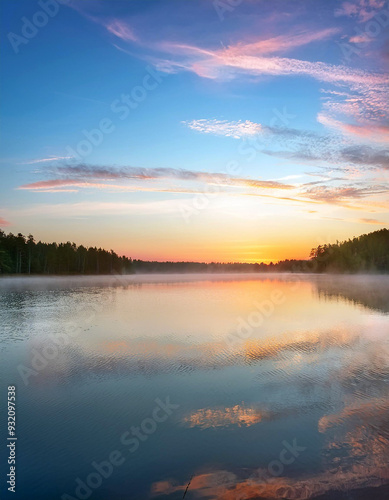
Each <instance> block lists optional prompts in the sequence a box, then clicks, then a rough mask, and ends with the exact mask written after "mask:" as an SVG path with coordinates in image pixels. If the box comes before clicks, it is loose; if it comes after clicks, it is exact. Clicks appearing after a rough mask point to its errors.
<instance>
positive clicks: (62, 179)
mask: <svg viewBox="0 0 389 500" xmlns="http://www.w3.org/2000/svg"><path fill="white" fill-rule="evenodd" d="M54 172H55V173H56V174H57V176H58V177H59V178H56V179H49V180H42V181H38V182H32V183H29V184H24V185H22V186H20V187H19V188H18V189H23V190H30V191H46V190H48V189H50V190H51V191H55V190H56V189H62V188H64V187H69V186H73V187H78V188H95V189H126V186H125V185H121V186H118V185H115V184H112V183H109V181H112V180H114V181H118V180H122V181H135V182H140V181H143V182H144V181H157V180H180V181H192V182H200V183H204V184H218V185H221V186H231V187H234V186H235V187H245V188H254V189H293V188H294V186H292V185H289V184H285V183H281V182H277V181H272V180H260V179H252V178H244V177H233V176H229V175H227V174H224V173H209V172H199V171H194V170H184V169H182V170H178V169H174V168H138V167H122V168H113V167H100V166H89V165H84V164H81V165H76V166H65V167H58V168H57V169H55V170H54ZM103 181H105V182H103ZM128 189H131V190H133V191H135V190H137V189H139V190H142V188H141V187H138V185H137V184H132V185H131V186H128ZM155 190H163V191H167V190H169V189H168V188H166V187H163V188H156V189H155ZM171 190H172V191H173V192H177V189H176V187H174V188H172V189H171Z"/></svg>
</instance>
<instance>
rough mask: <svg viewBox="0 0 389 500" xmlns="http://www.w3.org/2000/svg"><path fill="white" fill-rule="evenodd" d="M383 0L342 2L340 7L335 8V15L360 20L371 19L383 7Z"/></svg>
mask: <svg viewBox="0 0 389 500" xmlns="http://www.w3.org/2000/svg"><path fill="white" fill-rule="evenodd" d="M384 6H385V0H357V1H355V2H343V3H342V4H341V6H340V8H338V9H335V16H336V17H339V16H347V17H356V18H357V19H358V20H359V21H360V22H364V23H365V22H367V21H369V20H370V19H372V18H373V17H374V16H375V15H376V14H377V13H378V12H379V11H380V10H381V9H383V7H384Z"/></svg>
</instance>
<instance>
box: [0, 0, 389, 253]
mask: <svg viewBox="0 0 389 500" xmlns="http://www.w3.org/2000/svg"><path fill="white" fill-rule="evenodd" d="M48 3H49V4H50V5H52V4H51V3H50V2H48ZM365 3H366V5H365V4H363V5H362V4H361V7H360V8H356V7H355V8H352V7H351V6H350V5H351V4H349V3H348V2H344V3H339V2H334V1H331V2H325V3H324V2H322V3H320V5H319V6H318V8H316V4H314V3H313V2H305V3H301V2H297V1H292V2H282V1H279V2H273V3H271V4H264V3H261V8H260V12H259V11H258V10H257V6H256V3H255V2H251V1H248V2H237V3H236V6H235V7H232V6H229V7H228V5H229V4H226V5H227V7H228V8H227V7H226V5H224V3H223V2H221V3H218V2H207V1H201V0H200V1H199V2H196V3H195V4H190V3H188V2H187V3H185V4H180V6H179V8H177V7H178V4H177V5H176V3H175V2H172V3H168V4H164V5H163V6H162V5H161V4H160V3H159V2H157V1H154V2H147V4H142V3H140V2H110V3H109V4H107V3H106V2H87V3H86V2H85V3H81V2H77V1H74V0H71V1H70V0H69V1H68V2H64V3H63V4H62V3H61V4H60V3H56V2H54V3H53V5H52V6H51V7H50V6H49V7H45V8H43V6H46V3H45V2H44V1H42V5H43V6H42V9H43V11H42V10H41V11H39V10H38V11H37V10H36V7H35V6H34V4H32V3H31V2H26V1H21V2H18V6H14V7H13V8H12V9H11V8H9V7H8V6H9V5H10V4H8V5H7V4H5V5H4V6H3V10H7V8H8V10H9V12H8V16H9V17H8V21H9V23H10V25H11V26H12V30H10V31H8V33H7V40H6V43H4V44H3V51H4V55H3V57H4V60H5V64H7V67H8V73H7V75H5V74H3V75H2V82H3V97H2V100H3V104H2V106H3V116H4V117H5V119H4V120H3V125H2V139H3V156H2V160H1V163H2V166H1V168H2V171H3V172H4V176H5V179H4V180H5V182H3V184H2V187H1V188H0V189H1V200H2V201H1V204H0V226H1V227H2V228H3V229H5V230H7V231H13V232H16V233H17V232H21V233H23V234H28V233H32V234H34V235H35V236H36V238H38V239H41V240H42V241H47V242H48V241H57V242H60V241H65V242H66V241H71V242H73V241H74V242H76V243H77V244H78V245H81V244H82V245H87V246H98V247H102V248H106V249H110V248H112V249H114V250H115V251H116V252H117V253H120V254H124V255H126V256H128V257H132V258H136V259H143V260H159V261H163V260H171V261H176V260H200V261H207V262H211V261H221V262H231V261H241V262H261V261H262V262H270V261H277V260H283V259H285V258H294V259H304V258H307V257H308V255H309V251H310V249H311V248H312V247H314V246H317V245H319V244H325V243H333V242H335V241H337V240H339V241H343V240H346V239H348V238H352V237H355V236H358V235H360V234H363V233H368V232H371V231H374V230H376V229H380V228H383V227H388V225H389V215H388V201H387V192H388V171H389V170H388V164H389V161H388V158H389V157H388V153H387V149H386V144H387V140H388V137H389V128H388V102H389V99H388V85H387V82H388V79H387V73H386V61H387V57H388V55H387V43H388V42H387V38H386V26H387V23H388V22H389V20H388V19H389V17H388V14H387V12H388V11H387V10H386V8H385V2H382V1H379V0H374V1H373V0H370V1H368V2H365ZM38 5H39V3H38ZM53 6H54V7H53ZM277 6H278V7H277ZM45 9H46V10H47V12H48V13H47V14H46V10H45ZM50 9H51V10H50ZM317 10H318V12H319V13H320V15H314V14H316V13H317V12H316V11H317ZM19 12H20V13H21V12H23V14H24V15H23V16H22V15H19ZM37 12H43V14H41V15H39V14H37ZM54 14H55V15H54ZM34 16H35V17H34ZM46 18H47V19H46ZM45 19H46V22H44V21H45ZM34 20H35V21H36V23H35V24H37V26H35V24H34V22H35V21H34ZM41 25H42V26H41ZM40 26H41V27H40ZM64 29H66V30H70V33H74V34H75V35H77V36H76V38H72V37H70V39H69V40H68V41H67V43H66V44H64V45H61V43H60V40H61V39H62V37H63V30H64ZM52 46H58V47H60V49H59V52H58V51H56V52H55V53H54V52H52V50H51V47H52ZM79 46H82V47H85V48H86V52H84V51H83V50H78V47H79ZM88 47H90V48H92V47H93V51H92V50H87V48H88ZM36 67H39V71H35V69H36ZM20 68H23V78H22V80H21V75H22V73H20ZM26 80H28V82H29V84H28V86H25V84H24V82H25V81H26ZM22 89H23V91H22ZM21 91H22V95H23V99H21V98H20V95H21V94H20V92H21Z"/></svg>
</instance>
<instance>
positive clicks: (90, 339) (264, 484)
mask: <svg viewBox="0 0 389 500" xmlns="http://www.w3.org/2000/svg"><path fill="white" fill-rule="evenodd" d="M388 313H389V277H388V276H378V275H377V276H373V275H366V276H363V275H360V276H334V275H333V276H330V275H309V274H301V275H300V274H285V275H282V274H274V275H273V274H271V275H270V274H263V275H260V274H247V275H246V274H244V275H238V274H224V275H211V274H201V275H145V276H141V275H135V276H133V275H132V276H120V277H111V276H96V277H50V278H41V277H39V278H38V277H32V278H4V279H1V280H0V324H1V337H0V349H1V353H2V359H3V360H4V361H3V362H2V364H1V368H0V372H1V391H2V394H6V387H7V386H8V385H15V386H16V388H17V418H18V420H17V436H18V447H17V451H18V471H19V478H21V479H20V480H19V483H18V488H17V493H16V494H15V495H14V497H15V498H21V499H22V498H30V499H40V500H45V499H50V500H52V499H54V498H58V499H59V498H61V495H63V494H65V493H66V494H68V495H71V496H73V497H74V498H77V495H76V487H77V482H76V480H77V478H80V479H81V481H86V478H87V477H88V475H89V474H90V473H91V472H93V471H94V472H95V469H94V468H93V465H92V463H93V462H96V463H101V462H103V461H105V460H107V457H109V455H110V453H111V452H113V451H115V450H118V451H120V453H121V454H122V456H123V458H124V462H123V463H122V464H121V465H120V466H115V467H114V468H113V471H112V474H111V475H110V476H109V477H107V478H103V480H102V481H101V484H100V485H99V486H98V487H96V488H94V487H89V489H90V490H91V493H90V498H93V499H99V500H103V499H104V500H107V499H109V500H115V499H124V498H126V499H127V498H128V499H135V500H137V499H139V500H144V499H147V498H156V499H161V500H162V499H169V500H170V499H181V498H182V497H183V495H184V493H185V490H186V488H188V489H187V491H186V494H185V499H186V500H188V499H191V498H192V499H194V498H218V499H223V500H227V499H236V498H242V499H243V498H244V499H250V498H251V499H254V498H290V499H292V498H328V499H332V498H358V499H359V498H386V497H387V493H388V490H387V488H388V485H389V471H388V467H387V463H388V462H389V389H388V387H389V386H388V381H389V314H388ZM21 367H22V368H21ZM23 367H24V368H23ZM25 368H28V369H32V370H33V371H34V373H33V374H31V373H30V372H28V371H26V370H25ZM166 398H170V401H171V403H172V404H173V405H175V406H177V405H178V407H175V408H174V409H172V411H171V412H170V413H169V414H168V415H167V418H166V419H165V420H163V421H161V422H157V421H155V422H154V424H152V422H151V420H150V419H152V415H153V410H154V409H155V407H156V400H160V401H163V402H164V401H166ZM147 419H148V420H147ZM146 421H147V423H145V422H146ZM133 426H135V427H139V428H140V429H141V432H142V436H143V438H144V439H142V438H137V439H138V447H137V448H136V450H134V451H131V448H132V447H131V445H130V444H129V443H128V440H127V441H126V440H124V441H126V444H124V443H123V439H122V437H123V434H124V433H126V432H130V433H132V430H131V428H132V427H133ZM154 427H155V428H154ZM149 430H150V431H152V432H149V433H147V432H148V431H149ZM131 436H132V434H131ZM3 442H5V436H4V439H3ZM3 448H4V447H3ZM134 448H135V446H134ZM2 453H5V452H4V449H3V450H2ZM1 458H2V460H3V459H4V460H5V457H1ZM188 484H189V486H188ZM87 487H88V486H87ZM88 498H89V497H88Z"/></svg>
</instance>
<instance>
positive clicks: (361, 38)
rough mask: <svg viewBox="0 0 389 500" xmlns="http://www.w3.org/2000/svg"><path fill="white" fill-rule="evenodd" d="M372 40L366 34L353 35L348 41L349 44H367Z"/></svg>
mask: <svg viewBox="0 0 389 500" xmlns="http://www.w3.org/2000/svg"><path fill="white" fill-rule="evenodd" d="M371 41H372V39H371V38H370V37H368V36H367V35H366V33H362V35H355V36H352V37H351V38H350V39H349V42H350V43H369V42H371Z"/></svg>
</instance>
